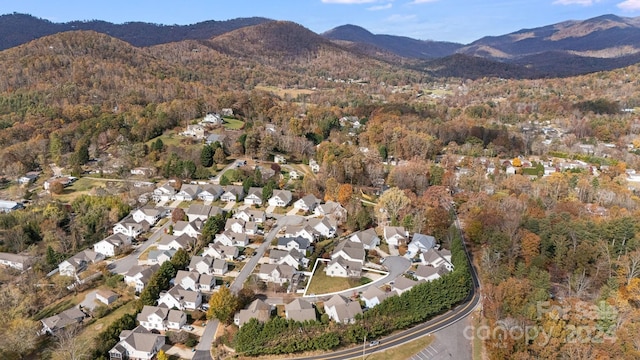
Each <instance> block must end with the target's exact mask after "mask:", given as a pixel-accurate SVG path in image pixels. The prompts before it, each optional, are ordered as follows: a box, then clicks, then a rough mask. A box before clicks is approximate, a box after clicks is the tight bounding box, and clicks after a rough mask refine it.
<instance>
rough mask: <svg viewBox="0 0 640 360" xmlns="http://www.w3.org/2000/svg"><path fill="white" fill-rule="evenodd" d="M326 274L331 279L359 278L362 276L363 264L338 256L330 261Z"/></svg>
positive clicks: (325, 270)
mask: <svg viewBox="0 0 640 360" xmlns="http://www.w3.org/2000/svg"><path fill="white" fill-rule="evenodd" d="M324 272H325V273H326V274H327V276H330V277H343V278H350V277H352V278H357V277H360V276H361V275H362V263H361V262H359V261H350V260H346V259H345V258H343V257H340V256H338V257H335V258H333V259H331V261H329V264H327V267H326V268H325V269H324Z"/></svg>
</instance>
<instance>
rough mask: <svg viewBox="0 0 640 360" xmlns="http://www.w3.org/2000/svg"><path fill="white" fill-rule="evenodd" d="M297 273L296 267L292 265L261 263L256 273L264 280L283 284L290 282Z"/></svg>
mask: <svg viewBox="0 0 640 360" xmlns="http://www.w3.org/2000/svg"><path fill="white" fill-rule="evenodd" d="M295 273H296V269H294V268H293V267H292V266H290V265H286V264H283V265H277V264H261V265H260V269H258V272H257V274H256V275H257V276H258V278H259V279H260V280H262V281H265V282H272V283H276V284H280V285H282V284H284V283H286V282H290V281H291V279H292V278H293V275H294V274H295Z"/></svg>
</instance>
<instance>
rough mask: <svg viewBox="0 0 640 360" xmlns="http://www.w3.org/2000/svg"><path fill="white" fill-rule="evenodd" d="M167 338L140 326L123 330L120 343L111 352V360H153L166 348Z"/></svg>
mask: <svg viewBox="0 0 640 360" xmlns="http://www.w3.org/2000/svg"><path fill="white" fill-rule="evenodd" d="M164 344H165V337H164V336H162V335H158V334H154V333H152V332H151V331H149V330H147V329H145V328H144V327H143V326H138V327H136V328H135V329H133V330H122V332H121V333H120V341H119V342H118V343H117V344H116V346H114V347H113V348H112V349H111V350H109V359H110V360H116V359H117V360H122V359H131V360H134V359H135V360H151V359H154V358H155V356H156V354H158V351H160V349H161V348H162V347H163V346H164Z"/></svg>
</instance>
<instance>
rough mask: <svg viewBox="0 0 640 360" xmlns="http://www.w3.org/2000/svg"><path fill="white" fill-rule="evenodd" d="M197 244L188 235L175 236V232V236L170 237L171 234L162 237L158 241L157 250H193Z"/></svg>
mask: <svg viewBox="0 0 640 360" xmlns="http://www.w3.org/2000/svg"><path fill="white" fill-rule="evenodd" d="M195 242H196V239H195V238H193V237H191V236H189V235H187V234H182V235H175V231H174V235H169V234H163V235H162V237H161V238H160V241H158V243H157V249H158V250H178V249H184V250H191V248H192V247H193V245H194V244H195Z"/></svg>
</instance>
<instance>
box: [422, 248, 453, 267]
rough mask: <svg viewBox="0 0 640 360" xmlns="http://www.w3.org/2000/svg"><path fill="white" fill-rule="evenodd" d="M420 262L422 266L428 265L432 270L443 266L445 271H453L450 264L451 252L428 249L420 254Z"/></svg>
mask: <svg viewBox="0 0 640 360" xmlns="http://www.w3.org/2000/svg"><path fill="white" fill-rule="evenodd" d="M420 261H421V262H422V264H423V265H429V266H432V267H434V268H437V267H440V266H444V267H445V268H446V269H447V270H449V271H451V270H453V264H452V263H451V251H449V250H446V249H442V250H436V249H429V250H427V251H424V252H422V253H421V254H420Z"/></svg>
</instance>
